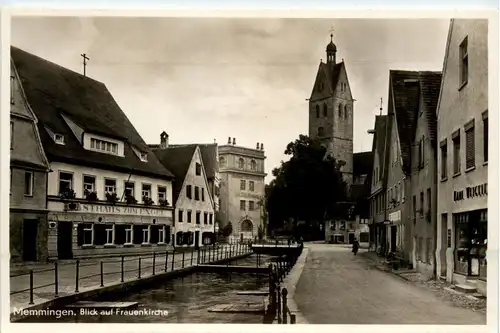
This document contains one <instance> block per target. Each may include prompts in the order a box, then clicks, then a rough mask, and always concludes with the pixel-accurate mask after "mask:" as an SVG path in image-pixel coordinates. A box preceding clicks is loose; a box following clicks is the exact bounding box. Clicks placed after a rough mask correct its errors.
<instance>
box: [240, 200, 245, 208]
mask: <svg viewBox="0 0 500 333" xmlns="http://www.w3.org/2000/svg"><path fill="white" fill-rule="evenodd" d="M240 210H246V204H245V200H240Z"/></svg>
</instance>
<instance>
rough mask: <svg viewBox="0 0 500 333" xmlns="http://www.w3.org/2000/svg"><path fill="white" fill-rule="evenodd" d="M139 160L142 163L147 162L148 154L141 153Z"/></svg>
mask: <svg viewBox="0 0 500 333" xmlns="http://www.w3.org/2000/svg"><path fill="white" fill-rule="evenodd" d="M140 159H141V161H142V162H147V161H148V153H141V155H140Z"/></svg>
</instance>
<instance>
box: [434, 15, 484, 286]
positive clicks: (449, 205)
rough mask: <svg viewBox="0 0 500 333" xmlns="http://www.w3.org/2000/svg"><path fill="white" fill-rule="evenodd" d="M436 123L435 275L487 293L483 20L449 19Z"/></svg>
mask: <svg viewBox="0 0 500 333" xmlns="http://www.w3.org/2000/svg"><path fill="white" fill-rule="evenodd" d="M437 120H438V142H439V147H438V163H437V169H438V181H439V182H438V203H437V207H438V208H437V249H436V258H437V272H438V274H439V275H440V276H442V277H443V278H444V277H446V280H448V281H449V282H454V283H465V282H468V281H475V283H476V285H477V288H478V289H479V291H481V292H483V293H486V276H487V274H486V263H487V259H486V250H487V229H488V228H487V225H488V148H489V147H488V21H487V20H467V19H454V20H451V22H450V28H449V34H448V40H447V45H446V55H445V60H444V67H443V80H442V85H441V93H440V99H439V103H438V111H437Z"/></svg>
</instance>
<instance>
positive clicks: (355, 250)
mask: <svg viewBox="0 0 500 333" xmlns="http://www.w3.org/2000/svg"><path fill="white" fill-rule="evenodd" d="M358 250H359V242H358V240H357V239H356V238H354V242H353V243H352V253H354V255H356V254H358Z"/></svg>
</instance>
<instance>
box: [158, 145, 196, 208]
mask: <svg viewBox="0 0 500 333" xmlns="http://www.w3.org/2000/svg"><path fill="white" fill-rule="evenodd" d="M196 147H197V146H196V145H185V146H178V147H169V148H158V149H153V152H154V154H155V155H156V157H157V158H158V160H159V161H160V162H161V163H162V164H163V165H164V166H165V167H166V168H167V169H168V170H170V171H171V172H172V173H173V174H174V176H175V180H174V184H173V193H172V199H173V201H174V202H173V204H175V203H176V202H177V199H178V198H179V194H180V192H181V191H182V184H183V183H184V179H185V178H186V174H187V172H188V170H189V166H190V165H191V160H192V159H193V155H194V152H195V151H196Z"/></svg>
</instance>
